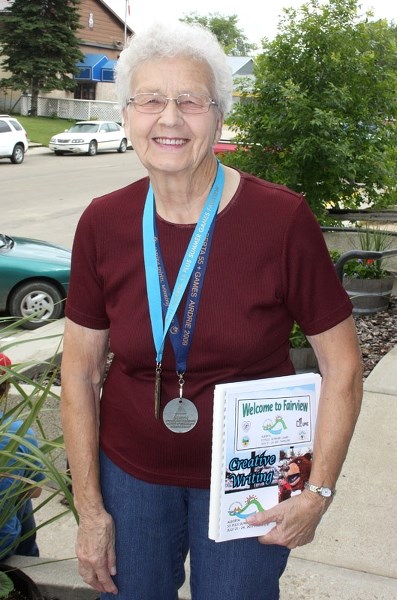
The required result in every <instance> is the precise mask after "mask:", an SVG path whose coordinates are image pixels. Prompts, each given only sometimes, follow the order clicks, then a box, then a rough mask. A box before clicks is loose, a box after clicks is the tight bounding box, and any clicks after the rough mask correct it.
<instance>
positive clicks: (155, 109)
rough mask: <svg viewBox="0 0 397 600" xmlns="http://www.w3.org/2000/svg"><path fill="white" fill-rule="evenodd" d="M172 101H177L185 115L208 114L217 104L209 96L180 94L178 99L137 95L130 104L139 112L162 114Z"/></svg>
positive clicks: (159, 95)
mask: <svg viewBox="0 0 397 600" xmlns="http://www.w3.org/2000/svg"><path fill="white" fill-rule="evenodd" d="M170 100H173V101H175V102H176V103H177V106H178V108H179V109H180V110H181V111H182V112H184V113H203V112H208V110H209V108H210V106H211V104H215V103H214V102H213V100H211V98H209V97H208V96H201V95H193V94H180V95H179V96H177V97H176V98H167V96H164V95H163V94H157V93H145V94H137V95H136V96H134V97H133V98H131V99H130V102H131V104H133V105H134V106H135V108H136V110H137V111H138V112H146V113H160V112H162V111H163V110H164V109H165V107H166V106H167V104H168V102H169V101H170Z"/></svg>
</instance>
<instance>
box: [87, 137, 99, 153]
mask: <svg viewBox="0 0 397 600" xmlns="http://www.w3.org/2000/svg"><path fill="white" fill-rule="evenodd" d="M97 150H98V146H97V143H96V141H95V140H91V141H90V143H89V145H88V156H95V154H96V153H97Z"/></svg>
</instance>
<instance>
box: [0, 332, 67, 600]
mask: <svg viewBox="0 0 397 600" xmlns="http://www.w3.org/2000/svg"><path fill="white" fill-rule="evenodd" d="M17 326H18V323H16V324H12V325H9V326H6V327H5V328H4V329H3V330H2V334H3V335H4V336H9V334H10V330H11V329H15V328H17ZM14 343H15V342H14ZM0 344H1V340H0ZM12 345H13V344H3V345H2V346H1V348H0V351H1V352H6V351H8V349H9V348H10V347H11V346H12ZM11 352H12V351H11ZM8 353H10V352H8ZM57 355H58V351H57V352H55V355H54V357H53V358H51V359H50V360H49V361H48V362H47V363H46V364H45V365H40V367H41V370H39V372H40V375H39V376H38V377H37V376H35V369H33V365H32V364H29V365H27V364H14V365H11V366H9V367H4V368H2V371H1V372H0V383H2V382H3V381H5V380H6V379H7V380H8V379H11V381H12V386H13V390H12V393H11V394H9V396H8V397H7V398H5V399H4V398H3V401H2V405H1V407H0V411H1V412H0V436H1V437H3V439H5V440H6V443H5V445H4V444H3V445H1V446H0V478H7V479H8V480H11V485H8V484H7V487H6V489H5V491H4V489H3V492H1V493H0V529H1V528H2V527H3V526H4V525H5V523H7V522H8V521H9V519H10V517H13V516H14V515H16V514H17V512H18V510H19V508H20V506H21V502H23V500H24V499H25V500H26V494H28V493H29V490H30V489H32V487H34V486H37V485H40V486H45V487H46V489H47V490H49V491H50V494H46V498H45V499H44V500H43V501H40V499H39V500H37V501H36V502H35V508H34V512H35V513H39V511H40V509H41V508H43V507H44V506H45V505H46V504H47V503H48V502H50V501H52V500H53V499H54V498H56V497H58V496H61V497H65V498H66V500H67V506H66V507H65V506H63V505H60V506H61V508H60V512H59V514H57V515H56V517H55V518H54V517H53V518H51V520H49V521H45V522H43V523H41V524H40V525H39V526H38V527H37V528H39V527H44V526H45V525H47V524H49V523H50V522H53V521H54V520H56V519H59V518H60V517H62V516H63V515H65V514H67V513H69V511H70V510H73V511H74V508H73V498H72V494H71V486H70V483H71V482H70V478H69V476H68V474H67V471H66V464H65V461H63V462H64V464H63V468H59V466H58V465H59V462H60V459H59V455H60V453H62V455H63V453H64V445H63V436H62V434H61V433H60V432H59V431H55V434H54V432H52V433H49V430H50V428H49V427H48V425H47V424H48V422H49V419H48V414H49V413H50V412H51V411H52V412H54V411H56V412H57V413H58V410H59V395H58V394H57V393H56V392H54V387H53V383H54V380H55V378H56V377H57V370H58V368H59V367H58V360H57ZM37 367H39V365H37ZM27 369H28V370H27ZM44 417H45V418H44ZM17 422H18V424H17ZM11 424H14V425H15V427H14V428H11V427H10V425H11ZM28 429H33V430H34V432H35V435H36V439H37V441H38V446H36V445H35V444H33V443H31V442H30V441H29V439H26V433H27V431H28ZM22 444H23V445H24V446H25V447H28V450H29V453H23V452H21V451H19V448H20V446H21V445H22ZM35 469H36V470H40V471H41V472H42V473H43V474H44V479H43V481H42V482H40V484H37V482H36V481H35V480H34V476H33V473H34V471H35ZM18 471H19V473H20V472H21V471H28V472H30V473H32V475H31V476H29V475H27V476H21V475H20V474H19V473H18ZM75 516H76V518H77V515H76V513H75ZM29 535H31V532H26V533H25V535H24V537H25V538H26V537H28V536H29ZM22 540H23V538H19V540H17V542H16V541H15V540H10V543H9V545H8V546H7V547H6V551H5V550H4V549H3V551H2V552H3V553H2V554H0V561H1V560H2V559H3V557H4V556H5V555H7V556H8V555H9V554H10V553H11V554H12V551H13V549H15V546H16V545H17V543H19V542H20V541H22ZM5 541H6V543H7V539H6V540H5ZM3 542H4V539H3ZM3 548H4V546H3ZM20 581H22V583H21V586H22V587H21V590H20V593H19V596H18V595H15V596H14V595H11V594H14V593H15V592H14V591H13V590H14V589H15V588H17V586H18V585H19V582H20ZM28 583H29V578H28V577H27V576H26V575H25V574H22V577H19V578H18V569H14V568H13V567H12V566H11V565H10V564H8V567H7V566H6V567H4V565H3V567H2V568H0V598H14V597H15V598H27V599H35V600H36V599H37V600H38V599H39V598H40V597H41V596H40V595H39V594H40V592H39V591H38V590H37V586H35V585H34V583H33V582H32V585H30V591H29V592H28V591H27V587H29V585H28ZM29 594H30V595H29Z"/></svg>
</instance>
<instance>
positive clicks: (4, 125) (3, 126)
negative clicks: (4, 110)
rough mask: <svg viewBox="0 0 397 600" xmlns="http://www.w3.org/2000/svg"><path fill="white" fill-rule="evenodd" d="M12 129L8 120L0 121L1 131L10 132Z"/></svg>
mask: <svg viewBox="0 0 397 600" xmlns="http://www.w3.org/2000/svg"><path fill="white" fill-rule="evenodd" d="M9 131H11V127H10V126H9V124H8V123H6V121H0V133H8V132H9Z"/></svg>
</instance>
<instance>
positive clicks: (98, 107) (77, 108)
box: [0, 95, 121, 123]
mask: <svg viewBox="0 0 397 600" xmlns="http://www.w3.org/2000/svg"><path fill="white" fill-rule="evenodd" d="M5 100H6V99H5V98H4V97H3V98H0V112H10V110H11V108H12V112H16V113H19V114H21V115H29V114H30V110H31V96H30V95H23V96H21V97H20V98H19V100H18V101H16V102H14V103H13V106H12V107H9V106H8V105H7V103H6V101H5ZM37 116H39V117H59V118H61V119H75V120H77V121H80V120H87V119H90V120H94V119H95V120H97V119H100V120H105V121H116V122H117V123H121V114H120V110H119V106H118V104H117V102H106V101H98V100H74V99H71V98H51V97H49V98H46V97H44V96H39V98H38V104H37Z"/></svg>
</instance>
